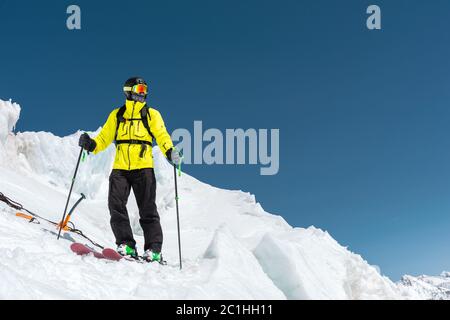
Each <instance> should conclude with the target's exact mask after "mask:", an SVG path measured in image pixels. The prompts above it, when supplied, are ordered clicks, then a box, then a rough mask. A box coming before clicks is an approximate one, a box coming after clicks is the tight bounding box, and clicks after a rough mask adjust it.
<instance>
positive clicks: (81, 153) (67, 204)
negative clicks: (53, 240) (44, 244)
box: [57, 148, 83, 240]
mask: <svg viewBox="0 0 450 320" xmlns="http://www.w3.org/2000/svg"><path fill="white" fill-rule="evenodd" d="M82 155H83V148H81V149H80V155H79V156H78V160H77V166H76V167H75V173H74V174H73V178H72V184H71V185H70V191H69V196H68V197H67V202H66V207H65V208H64V214H63V217H62V219H61V224H60V227H59V231H58V238H57V239H58V240H59V237H60V236H61V230H62V225H63V222H64V220H65V219H66V213H67V207H68V206H69V201H70V196H71V195H72V189H73V185H74V184H75V178H76V177H77V172H78V167H79V166H80V162H81V156H82Z"/></svg>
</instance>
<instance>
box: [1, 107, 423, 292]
mask: <svg viewBox="0 0 450 320" xmlns="http://www.w3.org/2000/svg"><path fill="white" fill-rule="evenodd" d="M19 114H20V107H19V105H17V104H14V103H12V102H11V101H6V102H5V101H1V100H0V192H2V193H4V194H5V195H7V196H8V197H10V198H12V199H14V200H16V201H18V202H20V203H22V204H23V205H24V207H26V208H27V209H29V210H31V211H34V212H36V213H38V214H40V215H43V216H45V217H46V218H49V219H53V220H54V221H58V220H59V219H60V218H61V215H62V211H63V209H64V204H65V200H66V197H67V192H68V187H69V184H70V181H71V176H72V175H73V170H74V166H75V163H76V159H77V155H78V152H79V148H78V146H77V140H78V136H79V135H80V132H77V133H75V134H73V135H71V136H68V137H63V138H61V137H57V136H54V135H53V134H51V133H47V132H23V133H16V134H15V133H13V132H12V129H13V127H14V125H15V124H16V122H17V121H18V119H19ZM113 155H114V148H113V147H110V148H109V149H108V150H107V151H105V152H104V153H102V154H100V155H96V156H89V157H88V158H87V160H86V161H85V162H83V163H82V164H81V167H80V172H79V177H78V179H77V181H76V186H75V194H74V195H73V197H72V203H73V202H74V201H75V200H76V199H78V197H79V193H80V192H83V193H85V194H86V195H88V199H87V200H85V201H84V202H83V203H82V204H80V206H79V208H78V209H77V210H76V212H75V213H74V215H73V219H72V220H73V222H74V223H75V224H76V226H77V228H79V229H81V230H82V231H83V232H84V233H85V234H86V235H88V236H89V237H91V238H93V239H94V240H95V241H97V242H98V243H101V244H103V245H106V246H113V245H114V238H113V235H112V232H111V230H110V227H109V213H108V210H107V192H108V175H109V172H110V169H111V166H112V159H113ZM154 157H155V167H156V169H155V170H156V177H157V182H158V191H157V205H158V209H159V213H160V215H161V223H162V226H163V230H164V237H165V242H164V246H163V253H164V256H165V258H166V259H167V260H168V261H169V265H168V266H166V267H163V266H160V265H155V264H138V263H134V262H128V261H123V262H119V263H116V262H108V261H103V260H97V259H95V258H94V257H92V256H86V257H79V256H76V255H74V254H73V253H71V252H70V250H69V246H70V243H71V241H82V242H85V241H83V239H82V238H80V237H79V236H77V235H74V234H65V235H64V238H63V239H62V240H59V241H57V240H56V236H55V228H54V227H53V226H52V225H48V224H46V223H43V222H42V223H41V224H40V225H36V224H30V223H28V222H27V221H26V220H23V219H20V218H17V217H15V216H14V213H15V210H12V209H10V208H9V207H7V206H6V205H4V204H3V203H0V257H1V259H0V279H1V280H2V281H0V298H2V299H409V298H423V296H421V295H420V294H419V293H416V291H415V290H414V289H413V288H411V287H408V286H404V285H396V284H394V283H393V282H392V281H390V280H389V279H388V278H387V277H384V276H382V275H380V274H379V273H378V271H377V269H376V268H375V267H373V266H371V265H369V264H368V263H367V262H366V261H365V260H364V259H363V258H362V257H360V256H359V255H357V254H354V253H352V252H350V251H348V250H347V249H346V248H345V247H342V246H341V245H339V244H338V243H337V242H336V241H335V240H334V239H333V238H332V237H331V236H330V235H329V234H328V233H327V232H324V231H322V230H320V229H317V228H314V227H310V228H307V229H303V228H293V227H291V226H289V225H288V224H287V223H286V221H285V220H284V219H283V218H282V217H280V216H276V215H272V214H269V213H267V212H265V211H264V210H263V208H262V207H261V206H260V205H259V204H258V203H257V202H256V201H255V197H254V196H253V195H251V194H248V193H244V192H241V191H229V190H222V189H218V188H215V187H212V186H210V185H208V184H205V183H203V182H200V181H198V180H196V179H195V178H193V177H190V176H189V175H186V174H184V175H183V176H182V177H180V178H179V188H180V190H179V193H180V210H181V212H180V216H181V228H182V235H181V236H182V244H183V266H184V268H183V270H181V271H180V270H179V268H178V246H177V229H176V213H175V201H174V191H173V168H172V167H171V166H170V165H169V164H168V163H167V162H166V161H165V160H164V158H163V156H162V154H161V152H160V151H159V149H158V148H157V147H155V148H154ZM128 207H129V214H130V216H131V221H132V227H133V231H134V233H135V234H136V240H137V242H138V250H139V249H141V248H142V246H143V237H142V232H141V230H140V227H139V219H138V210H137V206H136V202H135V201H134V197H133V196H131V197H130V201H129V204H128ZM85 243H86V242H85Z"/></svg>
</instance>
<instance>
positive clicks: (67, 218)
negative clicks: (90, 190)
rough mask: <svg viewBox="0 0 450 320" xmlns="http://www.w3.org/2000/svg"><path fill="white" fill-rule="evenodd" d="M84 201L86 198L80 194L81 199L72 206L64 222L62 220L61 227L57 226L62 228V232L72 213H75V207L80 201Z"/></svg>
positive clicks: (65, 228)
mask: <svg viewBox="0 0 450 320" xmlns="http://www.w3.org/2000/svg"><path fill="white" fill-rule="evenodd" d="M84 199H86V196H85V195H84V194H83V193H82V194H81V198H80V199H78V201H77V202H75V204H74V205H73V207H72V209H70V210H69V213H68V214H67V217H66V220H64V223H63V225H59V227H60V228H63V229H64V230H67V224H68V223H69V221H70V217H71V216H72V213H73V212H74V211H75V209H76V207H77V206H78V205H79V204H80V202H81V201H83V200H84Z"/></svg>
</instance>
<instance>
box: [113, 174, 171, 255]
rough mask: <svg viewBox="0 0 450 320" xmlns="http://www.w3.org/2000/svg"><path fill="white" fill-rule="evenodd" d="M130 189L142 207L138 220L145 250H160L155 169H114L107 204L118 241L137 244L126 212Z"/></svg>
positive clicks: (160, 239)
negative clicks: (142, 232) (142, 233)
mask: <svg viewBox="0 0 450 320" xmlns="http://www.w3.org/2000/svg"><path fill="white" fill-rule="evenodd" d="M131 188H133V193H134V195H135V197H136V202H137V205H138V208H139V216H140V220H139V223H140V225H141V227H142V230H143V231H144V239H145V245H144V250H147V249H152V250H153V251H156V252H160V251H161V247H162V242H163V233H162V229H161V223H160V220H159V214H158V210H157V208H156V203H155V198H156V179H155V172H154V171H153V169H152V168H148V169H139V170H131V171H127V170H117V169H114V170H113V171H112V172H111V175H110V177H109V195H108V207H109V212H110V214H111V228H112V231H113V233H114V236H115V237H116V244H117V245H120V244H127V245H129V246H130V247H132V248H135V246H136V241H135V240H134V238H133V232H132V230H131V225H130V218H129V217H128V211H127V202H128V197H129V195H130V190H131Z"/></svg>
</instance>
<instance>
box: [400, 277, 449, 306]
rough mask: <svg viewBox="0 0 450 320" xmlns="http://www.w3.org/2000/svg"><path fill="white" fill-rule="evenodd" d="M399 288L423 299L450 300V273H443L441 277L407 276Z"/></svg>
mask: <svg viewBox="0 0 450 320" xmlns="http://www.w3.org/2000/svg"><path fill="white" fill-rule="evenodd" d="M399 286H400V287H403V288H406V289H408V290H413V291H414V292H416V293H417V294H418V295H419V296H420V297H421V298H422V299H427V300H450V273H449V272H442V274H441V275H440V276H427V275H421V276H417V277H414V276H410V275H405V276H403V277H402V279H401V280H400V282H399Z"/></svg>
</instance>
